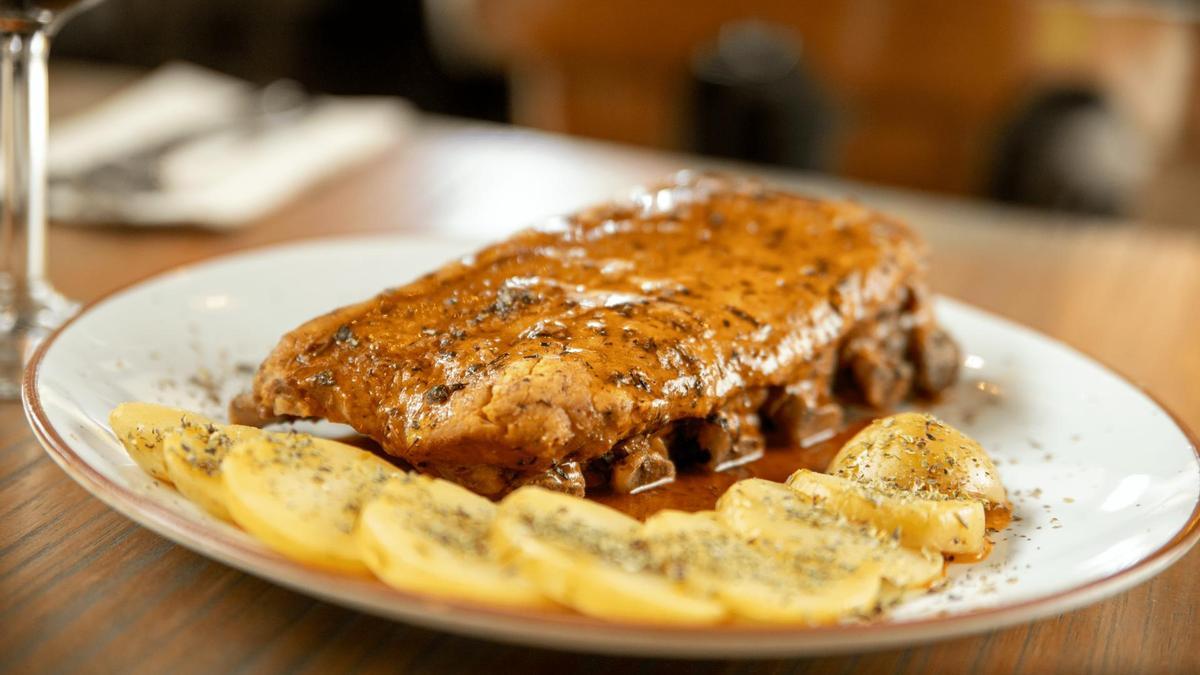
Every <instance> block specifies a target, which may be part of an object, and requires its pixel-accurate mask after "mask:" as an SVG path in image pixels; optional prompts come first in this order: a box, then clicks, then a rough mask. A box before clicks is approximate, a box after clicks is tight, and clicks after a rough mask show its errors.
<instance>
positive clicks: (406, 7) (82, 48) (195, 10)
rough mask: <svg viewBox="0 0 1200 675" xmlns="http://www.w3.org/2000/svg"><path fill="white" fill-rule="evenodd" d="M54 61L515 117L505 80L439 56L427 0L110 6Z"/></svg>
mask: <svg viewBox="0 0 1200 675" xmlns="http://www.w3.org/2000/svg"><path fill="white" fill-rule="evenodd" d="M55 55H56V56H58V57H68V58H87V59H90V60H98V61H110V62H116V63H123V64H130V65H135V66H144V67H154V66H157V65H160V64H162V63H164V62H167V61H172V60H185V61H191V62H193V63H196V64H199V65H202V66H206V67H208V68H212V69H215V70H219V71H221V72H224V73H228V74H230V75H235V76H237V77H241V78H243V79H246V80H249V81H251V82H254V83H256V84H259V85H266V84H268V83H270V82H272V81H274V80H277V79H280V78H289V79H293V80H296V81H298V82H300V83H301V84H303V85H304V87H305V88H307V89H309V90H312V91H316V92H323V93H331V94H376V95H397V96H403V97H405V98H407V99H409V100H410V101H412V102H413V103H414V104H416V105H417V106H418V107H420V108H422V109H424V110H428V111H431V112H438V113H445V114H452V115H463V116H469V117H477V118H483V119H492V120H506V119H507V118H508V107H509V106H508V87H507V84H506V83H505V79H504V76H503V75H502V74H500V73H498V72H495V71H492V72H485V71H480V70H466V69H456V68H452V67H448V66H447V64H446V63H445V62H444V61H443V60H442V59H440V58H438V57H437V56H436V55H435V54H434V51H433V47H432V46H431V43H430V37H429V25H428V22H427V17H426V11H425V5H424V3H422V2H421V0H401V1H395V2H386V3H382V2H369V1H367V0H253V1H252V2H245V1H244V0H170V1H169V2H164V1H163V0H109V1H108V2H106V3H104V4H102V5H101V6H100V7H98V8H97V9H96V11H94V12H89V13H87V14H85V15H83V16H81V17H79V18H78V20H77V21H75V22H72V24H70V25H69V26H67V28H66V30H64V31H63V33H62V35H61V36H60V40H59V42H58V44H57V45H56V46H55Z"/></svg>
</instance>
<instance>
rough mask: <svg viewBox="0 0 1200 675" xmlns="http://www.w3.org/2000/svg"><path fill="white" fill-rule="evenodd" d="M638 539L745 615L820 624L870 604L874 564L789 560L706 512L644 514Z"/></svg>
mask: <svg viewBox="0 0 1200 675" xmlns="http://www.w3.org/2000/svg"><path fill="white" fill-rule="evenodd" d="M642 538H643V539H644V540H645V541H646V545H647V547H648V548H649V551H650V556H651V557H652V558H653V559H654V561H655V564H656V565H658V566H660V567H662V568H663V569H664V570H666V571H667V573H668V574H669V575H670V576H672V577H674V578H676V579H678V580H679V581H680V582H681V583H683V584H684V585H686V586H688V587H689V588H692V589H693V590H695V591H697V592H699V593H702V594H703V595H705V596H708V597H714V598H717V599H718V600H720V602H721V603H722V604H724V605H725V606H726V607H728V608H729V610H730V611H731V612H732V613H733V614H734V615H735V616H737V617H740V618H743V619H747V620H750V621H756V622H767V623H788V624H794V623H807V624H828V623H832V622H834V621H837V620H838V619H841V618H844V617H847V616H853V615H866V614H868V613H869V612H871V611H872V610H874V608H875V606H876V603H877V598H878V595H879V586H880V574H879V565H877V564H874V563H866V564H863V565H859V566H858V567H855V568H847V567H844V566H841V565H836V564H835V565H824V566H821V567H819V568H818V567H814V566H812V565H800V564H795V562H794V561H791V560H788V559H787V558H786V557H780V556H778V555H773V554H772V553H771V552H769V551H765V550H763V549H762V548H760V547H755V546H752V545H751V544H749V543H748V542H747V541H746V540H745V539H743V538H742V537H741V536H740V535H739V534H736V533H734V532H733V531H732V530H729V529H728V528H726V527H724V526H723V525H721V523H720V521H719V520H718V519H717V517H716V514H715V513H713V512H711V511H709V512H703V513H683V512H681V511H673V510H666V511H660V512H658V513H656V514H655V515H653V516H651V517H650V518H649V519H647V520H646V523H645V524H644V525H643V527H642Z"/></svg>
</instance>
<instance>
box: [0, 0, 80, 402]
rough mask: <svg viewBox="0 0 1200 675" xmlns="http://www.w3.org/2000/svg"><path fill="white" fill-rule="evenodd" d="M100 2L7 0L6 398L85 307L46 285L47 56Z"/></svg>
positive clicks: (2, 236)
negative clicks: (66, 29)
mask: <svg viewBox="0 0 1200 675" xmlns="http://www.w3.org/2000/svg"><path fill="white" fill-rule="evenodd" d="M96 2H99V0H82V1H80V0H0V153H2V154H3V171H4V195H3V206H2V207H0V398H8V399H11V398H16V397H17V396H18V395H19V393H20V386H21V372H22V370H23V368H24V363H25V360H26V359H27V358H28V357H29V355H30V354H31V353H32V352H33V349H34V347H36V346H37V344H38V343H39V342H40V341H41V340H42V338H44V337H45V336H46V335H47V334H48V333H49V332H50V331H51V330H53V329H54V328H55V327H57V326H58V325H60V324H61V323H62V322H63V321H65V320H66V319H67V318H68V317H70V316H71V315H72V314H74V313H75V311H76V309H77V308H78V305H76V304H75V303H74V302H71V301H70V300H68V299H66V298H64V297H63V296H62V295H60V294H59V293H58V292H57V291H55V290H54V288H53V287H52V286H51V285H50V282H49V281H48V280H47V279H46V127H47V113H46V57H47V53H48V52H49V49H50V38H51V36H53V35H54V33H55V32H56V31H57V30H58V28H59V27H60V26H61V25H62V24H63V23H64V22H65V21H66V20H68V19H69V18H70V17H71V16H72V15H74V14H75V13H77V12H79V11H81V10H83V9H84V8H86V7H87V6H89V5H93V4H95V3H96Z"/></svg>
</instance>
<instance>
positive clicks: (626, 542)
mask: <svg viewBox="0 0 1200 675" xmlns="http://www.w3.org/2000/svg"><path fill="white" fill-rule="evenodd" d="M640 530H641V524H640V523H639V522H638V521H636V520H634V519H633V518H630V517H629V516H626V515H625V514H623V513H620V512H619V511H616V510H614V509H611V508H608V507H606V506H602V505H600V504H597V503H595V502H590V501H587V500H584V499H580V498H578V497H572V496H570V495H565V494H562V493H558V492H551V491H549V490H545V489H542V488H538V487H532V486H530V487H523V488H520V489H519V490H517V491H515V492H513V493H512V494H510V495H508V496H507V497H505V498H504V500H503V501H501V502H500V508H499V511H498V512H497V514H496V520H495V523H494V524H493V526H492V543H493V546H494V547H495V548H496V550H497V552H498V553H499V554H500V555H501V556H502V557H503V558H504V559H505V560H511V561H512V562H513V563H515V564H516V566H517V568H518V569H519V570H520V571H521V573H522V574H523V575H524V576H525V578H527V579H529V580H530V581H531V582H533V583H534V584H535V585H536V586H537V587H538V588H539V589H541V591H542V593H544V594H545V595H546V596H547V597H549V598H551V599H553V600H555V601H556V602H559V603H561V604H563V605H566V606H568V607H571V608H572V609H575V610H576V611H579V612H581V613H583V614H588V615H591V616H596V617H601V618H605V619H615V620H621V621H638V622H646V623H673V624H708V623H713V622H715V621H719V620H720V619H721V618H723V617H724V616H725V615H726V610H725V608H724V607H723V606H722V605H721V603H719V602H717V601H715V600H712V599H710V598H705V597H702V596H701V595H699V594H694V593H692V592H689V591H688V590H687V589H686V588H685V587H683V586H682V585H681V584H679V583H677V582H675V581H673V580H671V579H669V578H667V577H666V576H664V575H663V574H661V573H660V571H659V570H658V569H657V568H656V567H655V565H654V561H653V560H652V559H651V557H650V556H649V554H648V552H647V549H646V545H645V542H644V541H642V540H641V539H639V534H640Z"/></svg>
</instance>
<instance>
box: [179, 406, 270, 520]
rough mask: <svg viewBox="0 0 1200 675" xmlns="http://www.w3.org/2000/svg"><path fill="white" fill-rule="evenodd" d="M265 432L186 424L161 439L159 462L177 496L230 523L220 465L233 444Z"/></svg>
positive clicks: (239, 427) (243, 428) (230, 518)
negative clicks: (161, 457) (161, 458)
mask: <svg viewBox="0 0 1200 675" xmlns="http://www.w3.org/2000/svg"><path fill="white" fill-rule="evenodd" d="M265 433H266V432H265V431H263V430H261V429H256V428H254V427H246V426H241V425H239V424H228V425H214V424H189V423H185V424H184V425H183V427H181V428H180V429H179V431H174V432H170V433H167V434H165V435H164V436H163V463H164V465H165V466H166V469H167V475H168V476H169V477H170V479H171V482H172V483H174V484H175V489H176V490H179V494H181V495H183V496H184V497H187V498H188V499H189V500H191V501H192V503H194V504H195V505H196V506H199V507H200V508H202V509H204V510H205V511H207V512H209V513H210V514H212V515H213V516H216V517H217V518H220V519H221V520H227V521H230V522H232V521H233V517H232V516H230V515H229V508H228V507H227V506H226V502H227V501H228V499H227V491H226V489H225V482H224V480H222V478H221V462H222V460H224V459H225V455H226V454H227V453H228V452H229V448H230V447H232V446H233V444H234V442H236V441H239V440H245V439H249V438H254V437H256V436H261V435H263V434H265Z"/></svg>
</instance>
